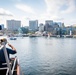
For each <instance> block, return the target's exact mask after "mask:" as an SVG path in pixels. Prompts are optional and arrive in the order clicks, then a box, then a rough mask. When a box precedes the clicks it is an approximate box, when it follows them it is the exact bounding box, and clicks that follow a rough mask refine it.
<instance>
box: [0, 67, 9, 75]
mask: <svg viewBox="0 0 76 75" xmlns="http://www.w3.org/2000/svg"><path fill="white" fill-rule="evenodd" d="M5 69H7V71H6V75H8V72H9V68H8V67H4V68H0V70H5Z"/></svg>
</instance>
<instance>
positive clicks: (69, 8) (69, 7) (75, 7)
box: [61, 0, 76, 14]
mask: <svg viewBox="0 0 76 75" xmlns="http://www.w3.org/2000/svg"><path fill="white" fill-rule="evenodd" d="M66 5H67V9H66V10H63V11H61V13H63V14H68V13H72V12H74V11H75V10H76V5H75V2H74V0H67V1H66Z"/></svg>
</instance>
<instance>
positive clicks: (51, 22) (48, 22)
mask: <svg viewBox="0 0 76 75" xmlns="http://www.w3.org/2000/svg"><path fill="white" fill-rule="evenodd" d="M45 24H49V25H52V26H53V20H46V21H45Z"/></svg>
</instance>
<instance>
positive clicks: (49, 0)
mask: <svg viewBox="0 0 76 75" xmlns="http://www.w3.org/2000/svg"><path fill="white" fill-rule="evenodd" d="M8 19H17V20H21V21H22V25H23V26H25V25H28V21H29V20H32V19H33V20H35V19H38V20H39V23H40V22H43V23H44V21H45V20H53V21H56V22H64V23H65V25H66V26H67V25H73V24H76V0H0V24H1V23H4V24H5V22H6V20H8Z"/></svg>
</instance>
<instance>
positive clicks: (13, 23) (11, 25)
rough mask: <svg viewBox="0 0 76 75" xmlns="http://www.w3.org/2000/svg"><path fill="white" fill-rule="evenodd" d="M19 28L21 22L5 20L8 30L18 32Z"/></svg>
mask: <svg viewBox="0 0 76 75" xmlns="http://www.w3.org/2000/svg"><path fill="white" fill-rule="evenodd" d="M20 27H21V21H18V20H7V29H8V30H12V31H14V30H18V29H19V28H20Z"/></svg>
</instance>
